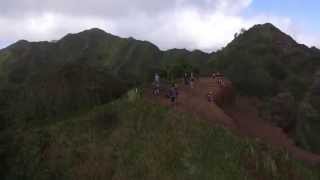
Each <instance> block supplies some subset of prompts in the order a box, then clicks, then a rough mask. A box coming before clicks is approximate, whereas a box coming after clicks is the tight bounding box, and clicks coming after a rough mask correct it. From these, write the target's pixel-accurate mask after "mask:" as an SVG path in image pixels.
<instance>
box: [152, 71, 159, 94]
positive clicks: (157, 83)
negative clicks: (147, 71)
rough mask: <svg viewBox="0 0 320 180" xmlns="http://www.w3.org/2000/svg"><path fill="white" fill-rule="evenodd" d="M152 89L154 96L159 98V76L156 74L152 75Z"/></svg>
mask: <svg viewBox="0 0 320 180" xmlns="http://www.w3.org/2000/svg"><path fill="white" fill-rule="evenodd" d="M153 83H154V84H153V85H154V89H153V94H154V95H155V96H159V95H160V76H159V74H158V73H156V74H155V75H154V82H153Z"/></svg>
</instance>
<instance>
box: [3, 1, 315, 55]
mask: <svg viewBox="0 0 320 180" xmlns="http://www.w3.org/2000/svg"><path fill="white" fill-rule="evenodd" d="M319 7H320V2H318V0H304V1H302V0H268V1H266V0H1V3H0V27H1V28H0V48H3V47H5V46H7V45H9V44H11V43H13V42H15V41H17V40H20V39H26V40H29V41H40V40H56V39H60V38H61V37H62V36H64V35H65V34H67V33H76V32H79V31H82V30H85V29H89V28H93V27H98V28H101V29H103V30H105V31H107V32H109V33H112V34H115V35H119V36H122V37H130V36H131V37H134V38H136V39H140V40H148V41H151V42H152V43H154V44H156V45H157V46H159V47H160V48H161V49H169V48H187V49H190V50H192V49H201V50H204V51H213V50H217V49H219V48H221V47H223V46H225V45H226V44H227V43H228V42H230V41H231V40H232V39H233V36H234V34H235V33H236V32H239V31H240V29H241V28H246V29H248V28H249V27H251V26H253V25H254V24H258V23H265V22H271V23H273V24H274V25H276V26H278V27H279V28H280V29H281V30H283V31H284V32H286V33H289V34H290V35H291V36H293V37H294V38H295V39H296V40H297V41H298V42H300V43H304V44H307V45H309V46H317V47H320V24H319V23H320V21H319V18H320V13H319Z"/></svg>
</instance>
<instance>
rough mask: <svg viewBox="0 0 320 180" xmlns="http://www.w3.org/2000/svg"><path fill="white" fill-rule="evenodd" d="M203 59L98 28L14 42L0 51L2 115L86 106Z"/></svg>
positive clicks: (171, 74) (46, 113) (35, 115)
mask: <svg viewBox="0 0 320 180" xmlns="http://www.w3.org/2000/svg"><path fill="white" fill-rule="evenodd" d="M207 59H208V55H207V54H205V53H202V52H200V51H194V52H188V51H184V50H173V51H167V52H162V51H160V50H159V49H158V48H157V47H156V46H155V45H153V44H151V43H149V42H146V41H139V40H135V39H133V38H120V37H117V36H114V35H111V34H108V33H106V32H104V31H102V30H100V29H90V30H87V31H83V32H80V33H77V34H68V35H66V36H65V37H63V38H62V39H61V40H59V41H57V42H28V41H24V40H22V41H18V42H17V43H15V44H13V45H11V46H9V47H7V48H5V49H3V50H1V52H0V81H1V86H0V91H1V92H2V93H1V97H0V99H1V100H2V101H1V103H2V104H3V110H2V111H1V112H3V113H2V117H3V118H4V119H7V120H8V121H10V119H14V118H17V117H19V119H21V118H22V119H37V118H40V119H41V118H46V117H52V116H59V115H64V114H66V113H69V112H73V111H76V110H79V109H83V108H90V107H92V106H94V105H98V104H103V103H106V102H108V101H110V100H112V99H114V98H117V97H119V95H121V94H123V93H124V92H125V91H126V90H127V89H128V88H129V87H131V86H133V85H137V84H141V83H145V82H149V81H150V80H151V79H152V78H153V74H154V73H155V72H159V73H163V74H166V76H167V77H168V78H169V77H172V78H174V77H176V76H178V75H182V73H183V71H184V69H185V68H186V67H188V68H191V69H194V68H196V67H197V68H198V69H200V68H201V66H203V65H204V64H205V63H206V62H207ZM167 69H170V70H171V71H167ZM176 72H178V73H176ZM80 97H81V98H80Z"/></svg>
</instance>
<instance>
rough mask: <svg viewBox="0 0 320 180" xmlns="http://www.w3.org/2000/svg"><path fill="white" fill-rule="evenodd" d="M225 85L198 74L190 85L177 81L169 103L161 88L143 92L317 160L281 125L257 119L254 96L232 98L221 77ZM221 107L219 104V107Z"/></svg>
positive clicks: (317, 161) (310, 160)
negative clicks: (174, 98)
mask: <svg viewBox="0 0 320 180" xmlns="http://www.w3.org/2000/svg"><path fill="white" fill-rule="evenodd" d="M224 84H225V86H224V87H222V86H220V85H219V84H218V83H217V81H216V80H213V79H211V78H200V79H199V80H198V81H196V82H195V84H194V88H191V87H190V86H186V85H183V83H180V84H178V90H179V96H178V99H177V103H176V104H172V103H171V102H170V101H169V99H167V98H166V97H165V93H167V92H166V91H165V90H163V91H161V95H160V96H158V97H156V96H153V95H152V93H151V91H148V92H147V94H146V95H147V97H148V99H149V100H155V101H156V102H157V103H160V104H162V105H165V106H168V107H171V108H174V109H175V110H177V111H180V112H188V113H191V114H192V115H194V116H196V117H200V118H201V119H205V120H207V121H208V122H210V123H212V124H219V125H222V126H224V127H226V128H228V129H231V130H232V131H233V132H235V133H236V134H239V135H242V136H245V137H250V138H258V139H260V140H261V141H263V142H265V143H267V144H270V145H271V146H272V147H274V148H285V149H286V150H287V151H288V152H289V153H290V154H291V155H292V156H293V157H294V158H295V159H298V160H302V161H304V162H307V163H308V164H311V165H318V164H320V156H319V155H316V154H313V153H311V152H308V151H305V150H303V149H301V148H299V147H297V146H296V145H295V144H294V142H293V140H292V139H290V138H289V137H288V136H287V134H286V133H284V131H283V130H282V129H281V128H278V127H275V126H273V125H271V124H270V123H268V122H267V121H264V120H263V119H261V118H260V117H259V115H258V111H257V107H256V103H255V101H254V99H250V98H246V97H238V98H236V100H235V101H234V99H235V97H234V91H233V88H232V83H231V82H230V81H228V80H224ZM209 91H212V92H213V93H214V97H215V102H216V103H217V104H218V105H219V106H218V105H217V104H216V103H213V102H208V100H207V93H208V92H209ZM220 107H222V108H220Z"/></svg>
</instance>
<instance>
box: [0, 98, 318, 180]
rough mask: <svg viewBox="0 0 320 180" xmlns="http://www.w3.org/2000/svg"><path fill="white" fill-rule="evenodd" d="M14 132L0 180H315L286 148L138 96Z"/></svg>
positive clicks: (315, 175)
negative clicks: (244, 137)
mask: <svg viewBox="0 0 320 180" xmlns="http://www.w3.org/2000/svg"><path fill="white" fill-rule="evenodd" d="M12 133H13V134H14V135H13V139H12V140H11V141H10V142H11V143H10V145H9V146H8V147H7V150H12V151H8V152H7V153H8V154H7V156H6V157H7V159H6V162H7V164H6V165H7V166H9V167H3V168H5V169H2V170H5V172H6V173H5V174H6V176H5V177H3V179H26V180H27V179H131V180H132V179H139V180H140V179H220V180H229V179H230V180H231V179H232V180H235V179H239V180H242V179H243V180H244V179H275V180H277V179H279V180H280V179H293V180H295V179H296V180H300V179H308V180H313V179H314V180H316V179H318V178H319V173H318V172H319V171H316V170H317V169H311V168H310V169H306V168H303V167H302V166H301V165H300V164H298V163H296V162H294V161H292V160H290V158H289V157H288V156H287V154H286V153H285V152H280V151H272V150H271V149H269V148H268V147H267V146H265V145H262V144H259V143H257V142H252V141H248V140H241V139H239V138H237V137H235V136H233V135H232V134H231V133H230V132H228V131H226V130H224V129H222V128H219V127H212V126H211V125H209V124H207V123H206V121H200V120H197V119H194V118H192V116H189V115H188V114H177V113H176V112H174V111H172V110H170V109H167V108H164V107H161V106H157V105H152V104H150V103H148V102H146V101H144V100H143V99H137V100H134V101H128V100H127V98H122V99H120V100H118V101H115V102H112V103H110V104H107V105H103V106H99V107H95V108H93V109H92V110H90V111H89V112H87V113H81V114H77V115H74V116H72V117H70V118H66V119H62V120H60V121H58V122H57V121H48V123H46V124H43V125H39V124H33V125H32V126H30V127H21V126H20V127H17V129H16V131H14V132H12Z"/></svg>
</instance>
